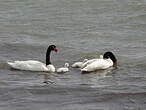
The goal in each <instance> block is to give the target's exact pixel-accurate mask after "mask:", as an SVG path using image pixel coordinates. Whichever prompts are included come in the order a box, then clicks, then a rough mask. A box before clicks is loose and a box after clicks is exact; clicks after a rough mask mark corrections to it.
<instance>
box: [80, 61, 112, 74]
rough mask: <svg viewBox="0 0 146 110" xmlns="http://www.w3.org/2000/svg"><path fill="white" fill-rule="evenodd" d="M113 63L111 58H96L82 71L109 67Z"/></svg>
mask: <svg viewBox="0 0 146 110" xmlns="http://www.w3.org/2000/svg"><path fill="white" fill-rule="evenodd" d="M112 65H113V63H112V61H111V60H110V59H96V60H95V61H93V62H92V63H90V64H88V65H86V66H85V67H84V68H82V69H81V71H82V72H91V71H96V70H100V69H107V68H109V67H111V66H112Z"/></svg>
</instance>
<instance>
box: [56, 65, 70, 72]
mask: <svg viewBox="0 0 146 110" xmlns="http://www.w3.org/2000/svg"><path fill="white" fill-rule="evenodd" d="M68 67H69V63H65V64H64V67H61V68H58V69H57V73H65V72H68V71H69V68H68Z"/></svg>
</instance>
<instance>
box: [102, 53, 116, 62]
mask: <svg viewBox="0 0 146 110" xmlns="http://www.w3.org/2000/svg"><path fill="white" fill-rule="evenodd" d="M103 58H104V59H108V58H110V59H111V60H112V61H113V63H114V64H116V63H117V59H116V57H115V55H114V54H113V53H112V52H105V53H104V55H103Z"/></svg>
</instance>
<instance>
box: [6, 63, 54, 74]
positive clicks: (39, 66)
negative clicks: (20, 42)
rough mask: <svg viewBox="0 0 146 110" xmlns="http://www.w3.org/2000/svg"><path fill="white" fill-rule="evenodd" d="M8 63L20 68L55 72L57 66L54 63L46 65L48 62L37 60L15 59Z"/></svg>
mask: <svg viewBox="0 0 146 110" xmlns="http://www.w3.org/2000/svg"><path fill="white" fill-rule="evenodd" d="M8 64H9V65H10V66H11V67H12V68H14V69H19V70H28V71H48V72H55V67H54V66H53V65H52V64H50V65H47V66H46V64H44V63H42V62H40V61H35V60H27V61H14V62H8Z"/></svg>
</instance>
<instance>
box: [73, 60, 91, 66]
mask: <svg viewBox="0 0 146 110" xmlns="http://www.w3.org/2000/svg"><path fill="white" fill-rule="evenodd" d="M87 61H88V59H84V60H83V62H75V63H74V64H72V67H73V68H81V67H82V65H83V64H84V63H85V62H87Z"/></svg>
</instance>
